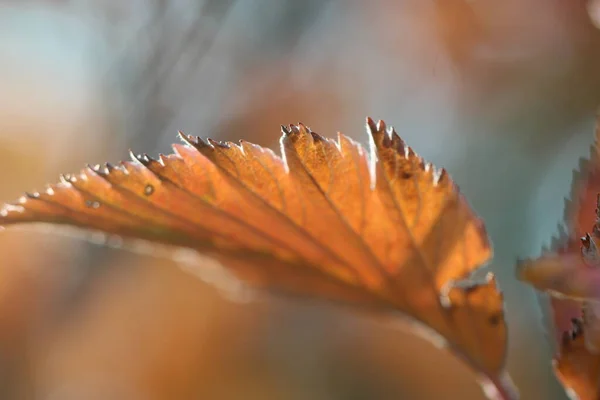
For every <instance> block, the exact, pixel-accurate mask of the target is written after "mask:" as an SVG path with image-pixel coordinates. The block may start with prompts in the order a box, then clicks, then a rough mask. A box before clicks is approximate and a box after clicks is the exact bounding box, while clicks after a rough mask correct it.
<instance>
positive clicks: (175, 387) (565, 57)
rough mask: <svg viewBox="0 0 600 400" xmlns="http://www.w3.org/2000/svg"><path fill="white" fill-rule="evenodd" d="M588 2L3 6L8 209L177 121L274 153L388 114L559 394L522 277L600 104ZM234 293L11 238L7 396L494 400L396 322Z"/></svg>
mask: <svg viewBox="0 0 600 400" xmlns="http://www.w3.org/2000/svg"><path fill="white" fill-rule="evenodd" d="M596 20H600V5H597V4H594V2H588V1H583V0H568V1H567V0H504V1H485V0H479V1H467V0H403V1H402V0H395V1H392V0H390V1H385V0H378V1H363V0H303V1H298V0H136V1H120V0H62V1H61V0H53V1H51V0H47V1H26V0H14V1H8V0H3V1H0V182H1V184H0V197H1V199H0V200H2V201H5V200H6V201H8V200H13V199H14V198H16V197H17V196H19V195H20V194H21V193H22V191H24V190H29V189H33V188H38V189H41V188H43V185H44V183H46V182H48V181H55V180H56V179H57V176H58V174H59V173H61V172H74V171H77V170H79V169H80V168H81V167H82V166H83V165H84V164H85V163H87V162H89V163H100V162H103V161H107V160H108V161H112V162H116V161H118V160H120V159H125V158H126V157H127V149H128V148H133V149H135V150H136V151H140V152H144V151H145V152H148V153H149V154H153V155H155V154H157V153H158V152H168V151H169V144H170V143H171V142H173V141H175V140H176V138H175V135H176V132H177V130H182V131H185V132H186V133H188V134H194V135H201V136H210V137H213V138H216V139H222V140H238V139H241V138H243V139H245V140H249V141H252V142H255V143H258V144H261V145H264V146H270V147H273V148H276V147H277V140H278V137H279V128H278V127H279V125H281V124H289V123H296V122H298V121H302V122H304V123H306V124H307V125H309V126H310V127H311V128H313V130H315V131H317V132H319V133H322V134H324V135H327V136H333V135H334V134H335V132H336V131H338V130H339V131H342V132H344V133H345V134H347V135H349V136H351V137H354V138H356V139H358V140H361V141H363V142H364V141H365V139H366V134H365V133H364V129H363V124H364V118H365V116H367V115H370V116H371V117H373V118H375V119H378V118H383V119H385V120H386V121H387V122H388V124H392V125H394V126H395V127H396V129H397V130H398V132H399V133H400V134H401V135H402V136H403V137H404V138H405V139H406V140H407V142H408V143H409V144H411V145H412V146H413V147H414V148H416V149H417V151H418V152H419V153H420V154H421V155H423V156H424V157H425V158H426V159H428V160H429V161H432V162H434V163H435V164H436V165H440V166H444V167H446V168H447V169H448V170H449V171H450V173H451V175H452V176H453V177H454V179H455V180H456V181H457V183H458V184H459V185H460V187H461V189H462V191H463V192H464V193H465V194H466V196H467V197H468V199H469V200H470V202H471V204H472V205H473V207H474V209H475V210H476V211H477V212H478V213H479V214H480V215H481V216H482V217H483V218H484V219H485V221H486V225H487V228H488V232H489V234H490V236H491V238H492V241H493V243H494V248H495V259H494V262H493V263H492V264H491V269H492V270H493V271H494V272H495V273H496V274H497V276H498V278H499V283H500V286H501V287H502V289H503V291H504V293H505V298H506V308H507V318H508V323H509V328H510V346H509V347H510V348H509V358H508V370H509V372H510V374H511V375H512V377H513V379H514V381H515V383H516V384H517V386H518V387H519V389H520V391H521V394H522V398H523V399H550V400H553V399H565V398H566V396H565V395H564V392H563V390H562V389H561V387H560V386H559V385H558V384H557V383H556V381H555V379H554V377H553V375H552V371H551V357H552V352H551V346H550V344H549V343H548V342H547V340H546V336H545V327H544V326H543V324H542V319H541V311H540V305H539V302H538V301H537V298H536V295H535V294H534V293H533V291H532V290H531V289H530V288H528V287H526V286H524V285H522V284H521V283H519V282H517V281H516V280H515V279H514V272H513V270H514V263H515V260H516V258H517V257H525V256H534V255H537V254H538V253H539V251H540V248H541V246H542V245H543V244H547V243H549V242H550V238H551V236H552V235H554V234H555V233H556V231H557V229H556V226H557V223H559V222H560V221H561V218H562V211H563V210H562V208H563V198H564V197H565V196H567V195H568V191H569V187H570V184H571V179H572V169H573V168H576V167H577V165H578V160H579V158H580V157H581V156H585V155H587V154H588V149H589V146H590V144H591V143H592V140H593V134H594V133H593V130H594V118H595V114H596V109H597V106H598V104H600V30H599V29H598V28H597V27H596V25H598V24H597V23H596V22H595V21H596ZM247 300H248V299H247V298H245V297H244V298H240V297H239V296H238V297H232V296H229V295H228V293H227V292H226V291H224V290H219V289H216V288H215V287H214V286H213V285H211V284H209V283H205V282H204V281H203V280H202V279H200V278H199V277H198V269H197V268H196V267H194V268H191V267H190V266H189V265H188V266H184V265H182V263H181V262H179V263H178V262H175V261H173V260H170V259H168V258H161V257H156V256H148V255H139V254H136V253H132V252H129V251H125V250H119V249H114V248H111V247H107V246H104V245H102V244H98V243H93V242H90V241H84V240H81V239H78V238H73V237H67V236H64V235H59V234H57V232H55V231H52V230H50V231H48V230H45V231H40V230H31V229H26V230H19V229H15V230H12V229H11V230H7V231H3V232H1V233H0V397H1V398H2V399H36V400H37V399H40V400H66V399H68V400H70V399H90V400H95V399H134V400H138V399H139V400H146V399H148V400H153V399H157V400H158V399H211V400H212V399H215V400H221V399H223V400H237V399H244V400H253V399H256V400H262V399H283V400H288V399H289V400H295V399H298V400H304V399H311V400H318V399H324V400H329V399H344V400H345V399H356V400H358V399H382V400H384V399H385V400H387V399H415V400H418V399H450V398H461V399H483V398H484V396H483V394H482V392H481V389H480V388H479V386H478V385H477V383H476V381H475V377H474V375H473V374H472V373H471V372H470V371H468V370H467V369H466V367H464V366H463V365H462V364H461V363H460V362H458V361H456V360H455V359H454V358H453V357H451V356H449V355H448V354H446V353H445V352H442V351H440V350H438V349H436V348H434V347H433V346H432V345H431V344H430V343H428V342H426V341H424V340H423V339H421V338H419V337H416V336H414V335H413V334H411V333H408V332H406V331H405V330H402V329H399V328H398V326H396V325H395V324H391V323H389V321H379V320H375V319H373V318H370V317H368V316H363V315H355V314H353V313H352V312H349V311H347V310H340V309H339V308H334V307H332V306H329V305H324V304H320V303H316V302H310V301H306V302H303V301H296V300H290V299H274V298H263V297H258V298H256V299H255V300H253V301H247Z"/></svg>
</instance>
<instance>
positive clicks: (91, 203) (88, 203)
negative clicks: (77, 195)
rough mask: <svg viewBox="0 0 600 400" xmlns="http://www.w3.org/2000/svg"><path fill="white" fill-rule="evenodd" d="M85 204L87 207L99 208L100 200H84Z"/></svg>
mask: <svg viewBox="0 0 600 400" xmlns="http://www.w3.org/2000/svg"><path fill="white" fill-rule="evenodd" d="M85 206H86V207H89V208H94V209H96V208H100V202H99V201H92V200H86V201H85Z"/></svg>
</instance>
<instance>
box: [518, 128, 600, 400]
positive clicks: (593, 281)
mask: <svg viewBox="0 0 600 400" xmlns="http://www.w3.org/2000/svg"><path fill="white" fill-rule="evenodd" d="M599 140H600V124H598V125H597V127H596V142H595V144H594V146H592V148H591V152H590V158H589V160H582V162H581V163H580V167H579V171H578V172H576V173H575V174H574V178H573V184H572V185H573V187H572V190H571V199H572V200H567V201H566V202H565V203H566V204H565V222H566V225H567V229H568V232H565V234H564V235H562V236H564V237H562V238H560V239H558V240H557V241H556V243H555V244H554V246H553V247H554V251H553V252H549V251H545V252H544V254H543V255H542V256H541V257H539V258H537V259H533V260H526V261H523V262H521V263H520V264H519V266H518V268H517V270H518V276H519V278H520V279H522V280H524V281H525V282H527V283H529V284H531V285H532V286H534V287H535V288H537V289H538V290H541V291H546V292H548V293H550V294H551V295H552V297H551V298H550V309H551V318H550V319H551V320H552V322H553V324H552V325H553V327H552V329H553V330H554V338H555V340H556V342H557V345H558V351H557V354H556V356H555V360H554V367H555V371H556V374H557V376H558V378H559V380H560V381H561V382H562V384H563V386H565V388H567V389H568V390H569V391H571V392H573V393H575V394H576V395H577V396H578V398H579V399H582V400H587V399H590V400H592V399H598V398H599V397H600V387H599V386H598V385H599V380H600V303H598V302H597V301H598V300H600V268H599V267H600V259H599V258H598V244H599V243H600V231H599V229H598V219H599V217H598V208H599V207H598V201H599V200H600V197H598V194H599V193H600V147H599V146H598V143H599ZM590 229H591V232H592V234H591V235H590V234H589V233H588V232H589V231H590ZM590 299H591V300H593V301H588V300H590Z"/></svg>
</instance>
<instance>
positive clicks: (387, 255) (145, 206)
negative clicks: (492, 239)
mask: <svg viewBox="0 0 600 400" xmlns="http://www.w3.org/2000/svg"><path fill="white" fill-rule="evenodd" d="M367 128H368V131H369V133H370V157H367V154H365V151H364V150H363V148H362V147H361V146H360V145H358V144H357V143H355V142H353V141H352V140H350V139H348V138H347V137H345V136H344V135H342V134H339V135H338V138H337V140H331V139H326V138H323V137H321V136H319V135H318V134H316V133H314V132H312V131H310V129H308V128H307V127H305V126H304V125H302V124H299V125H298V126H290V127H289V128H286V127H282V131H283V136H282V137H281V150H282V158H279V157H277V156H276V155H275V154H274V153H273V152H272V151H270V150H267V149H264V148H261V147H259V146H257V145H253V144H251V143H247V142H243V141H242V142H240V144H239V145H236V144H233V143H220V142H215V141H213V140H210V139H209V140H207V141H205V140H202V139H200V138H194V137H191V136H187V135H184V134H180V138H181V139H182V140H183V141H184V145H174V146H173V148H174V154H172V155H168V156H164V155H160V156H159V158H158V160H153V159H151V158H150V157H148V156H147V155H140V156H134V155H133V154H132V161H128V162H123V163H121V164H120V165H119V166H111V165H108V164H107V165H106V166H104V167H100V166H97V167H88V168H86V169H84V170H83V171H82V172H81V173H80V174H78V175H68V176H63V177H62V181H61V183H59V184H57V185H52V186H50V187H49V188H48V189H47V190H46V191H45V192H42V193H36V194H32V195H26V196H24V197H23V198H21V200H20V201H19V204H17V205H8V206H6V207H5V208H4V210H3V211H2V216H1V217H0V224H2V225H8V224H15V223H22V222H50V223H57V224H68V225H74V226H78V227H83V228H90V229H96V230H101V231H105V232H108V233H112V234H117V235H122V236H127V237H135V238H143V239H147V240H151V241H155V242H160V243H165V244H170V245H175V246H183V247H187V248H192V249H195V250H198V251H200V252H202V253H205V254H207V255H210V256H212V257H214V258H216V259H217V260H219V261H221V262H222V264H223V265H224V266H226V267H228V268H229V269H230V270H232V271H233V272H234V273H236V274H237V275H238V277H240V278H241V279H242V280H245V281H247V282H249V283H251V284H253V285H254V286H258V287H261V288H264V289H267V290H272V291H281V292H285V293H292V294H299V295H307V296H314V297H318V298H325V299H330V300H334V301H340V302H345V303H352V304H355V305H358V306H366V307H371V308H374V309H376V310H389V311H400V312H401V313H403V314H404V315H406V316H408V317H410V318H411V319H413V320H415V321H418V322H420V323H421V324H423V325H425V326H426V327H429V328H430V329H431V330H433V331H435V332H437V334H439V335H440V336H442V337H443V338H444V339H445V341H446V343H447V344H448V346H449V347H450V348H451V349H452V350H453V351H455V352H456V353H457V354H459V355H460V356H461V357H462V358H463V359H465V360H467V362H468V363H469V365H470V366H471V367H473V368H474V369H475V370H476V371H478V372H479V373H481V374H482V377H483V378H484V379H485V380H487V381H488V382H492V384H493V385H495V386H496V391H497V393H499V395H500V396H502V397H503V398H509V397H511V396H515V394H514V393H511V392H510V390H511V387H509V386H510V385H509V384H508V380H507V379H506V377H505V375H504V360H505V352H506V340H507V332H506V324H505V321H504V314H503V300H502V295H501V293H500V292H499V291H498V290H497V288H496V282H495V280H494V278H493V276H491V274H490V275H489V276H488V279H487V281H486V282H485V283H482V284H476V285H475V284H465V283H464V282H462V281H463V280H465V279H467V278H468V277H469V276H470V275H471V273H472V272H473V271H475V270H476V269H478V268H479V267H480V266H481V265H482V264H484V263H486V262H487V261H488V260H489V259H490V257H491V254H492V250H491V248H490V245H489V243H488V238H487V235H486V233H485V230H484V227H483V224H482V223H481V221H480V220H479V219H478V218H477V217H476V215H475V214H474V213H473V212H472V210H471V209H470V207H469V205H468V203H467V202H466V200H465V199H464V198H463V197H462V195H460V193H459V191H458V189H457V187H456V186H455V184H454V183H453V182H452V181H451V179H450V178H449V176H448V175H447V174H446V172H445V171H444V170H437V169H435V168H434V167H433V166H432V165H431V164H428V163H425V162H424V161H423V160H422V159H421V158H420V157H419V156H417V155H416V154H415V153H414V152H413V151H412V150H411V148H410V147H408V146H407V145H406V144H405V143H404V141H403V140H402V139H400V137H399V136H398V135H397V134H396V133H395V132H394V131H393V129H387V128H386V126H385V123H383V121H380V122H378V123H377V124H375V123H374V122H373V121H372V120H370V119H368V120H367Z"/></svg>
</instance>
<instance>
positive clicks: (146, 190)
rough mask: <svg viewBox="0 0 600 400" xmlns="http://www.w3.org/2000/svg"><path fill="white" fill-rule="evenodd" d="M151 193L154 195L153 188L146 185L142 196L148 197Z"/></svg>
mask: <svg viewBox="0 0 600 400" xmlns="http://www.w3.org/2000/svg"><path fill="white" fill-rule="evenodd" d="M152 193H154V186H152V185H150V184H148V185H146V187H145V188H144V194H145V195H146V196H150V195H151V194H152Z"/></svg>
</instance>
